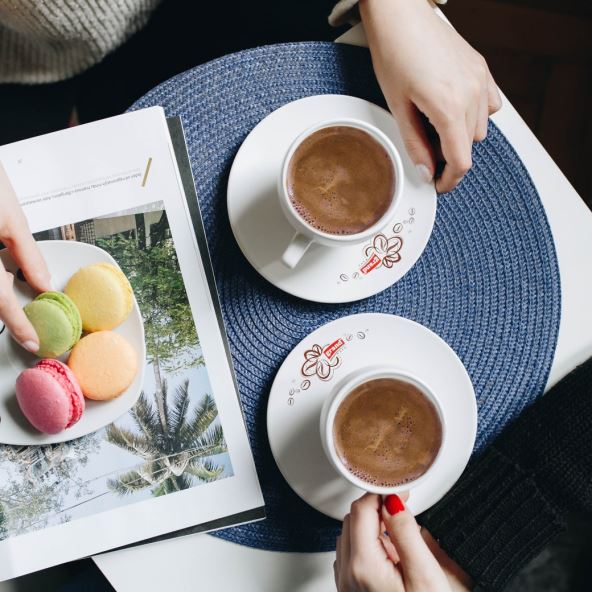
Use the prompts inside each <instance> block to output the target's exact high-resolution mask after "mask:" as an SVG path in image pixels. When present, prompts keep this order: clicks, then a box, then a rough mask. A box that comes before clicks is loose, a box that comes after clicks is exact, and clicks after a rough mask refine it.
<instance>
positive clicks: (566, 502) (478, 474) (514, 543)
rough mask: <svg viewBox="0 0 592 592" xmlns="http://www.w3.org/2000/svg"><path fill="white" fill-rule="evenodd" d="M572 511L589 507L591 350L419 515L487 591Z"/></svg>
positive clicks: (591, 499)
mask: <svg viewBox="0 0 592 592" xmlns="http://www.w3.org/2000/svg"><path fill="white" fill-rule="evenodd" d="M575 511H592V358H591V359H589V360H588V361H587V362H585V363H584V364H582V365H581V366H579V367H578V368H576V369H575V370H574V371H573V372H571V373H570V374H569V375H568V376H567V377H565V378H564V379H563V380H562V381H561V382H559V383H558V384H557V385H555V386H554V387H553V388H552V389H551V390H550V391H549V392H548V393H547V394H546V395H544V396H543V397H542V398H541V399H540V400H539V401H537V402H536V403H535V404H534V405H532V406H531V407H530V408H529V409H528V410H527V411H525V412H524V413H523V414H522V415H521V416H520V417H519V418H518V419H517V420H516V421H515V422H514V423H513V424H512V425H510V426H508V427H507V428H506V429H505V430H504V432H502V434H501V435H500V436H498V437H497V438H496V440H495V441H494V443H493V444H492V445H490V446H489V447H488V448H487V449H486V450H485V452H483V454H482V455H481V456H479V457H478V458H476V459H474V460H472V461H471V462H470V463H469V465H468V467H467V469H466V470H465V472H464V473H463V476H462V477H461V479H460V480H459V481H458V483H457V484H456V485H455V486H454V487H453V488H452V490H451V491H450V492H449V493H448V494H447V495H446V496H445V497H444V499H443V500H442V501H440V502H439V503H438V504H436V506H434V507H433V508H431V509H430V510H428V511H427V512H425V513H424V514H422V515H421V517H420V522H421V523H422V524H423V525H424V526H426V528H428V530H429V531H430V532H431V533H432V535H433V536H434V537H435V538H436V539H438V540H439V542H440V545H441V546H442V548H443V549H445V550H446V552H447V553H448V554H449V555H450V556H451V557H452V558H453V559H454V560H455V561H456V562H457V563H458V564H459V565H460V566H461V567H462V568H463V569H464V570H465V571H466V572H467V573H468V574H469V575H470V576H471V577H472V578H473V579H474V581H475V582H476V583H477V584H478V589H479V590H484V591H485V590H486V591H487V592H490V591H498V590H503V588H504V587H505V585H506V584H507V583H508V581H509V580H510V579H511V578H512V576H514V575H515V574H516V573H517V571H518V570H519V569H520V568H521V567H522V566H523V565H524V564H525V563H527V562H528V561H529V560H530V559H531V558H532V557H534V556H535V555H537V554H538V553H539V551H541V549H542V548H543V547H544V546H545V545H546V544H547V543H548V542H549V541H550V540H551V539H553V538H554V537H555V536H556V535H557V534H558V533H559V532H561V531H562V530H563V529H564V527H565V519H566V516H567V515H568V514H569V513H571V512H575Z"/></svg>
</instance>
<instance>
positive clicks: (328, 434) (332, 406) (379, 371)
mask: <svg viewBox="0 0 592 592" xmlns="http://www.w3.org/2000/svg"><path fill="white" fill-rule="evenodd" d="M379 378H396V379H399V380H402V381H405V382H408V383H410V384H412V385H414V386H416V387H417V388H418V389H419V390H420V391H421V392H422V393H423V394H424V395H425V396H426V397H427V398H428V399H429V400H430V401H431V402H432V403H433V404H434V407H435V408H436V411H437V412H438V417H439V419H440V424H441V426H442V443H441V445H440V449H439V450H438V453H437V454H436V457H435V458H434V461H433V462H432V464H431V465H430V466H429V467H428V469H427V471H426V472H425V473H423V474H422V475H420V476H419V477H418V478H417V479H414V480H413V481H410V482H408V483H403V484H401V485H396V486H393V487H382V486H378V485H373V484H372V483H368V482H367V481H364V480H363V479H360V478H359V477H356V476H355V475H354V474H352V473H351V472H350V471H349V470H348V469H347V468H346V467H345V466H344V464H343V463H342V462H341V460H340V458H339V456H338V454H337V451H336V450H335V442H334V440H333V422H334V420H335V415H336V413H337V409H338V408H339V405H340V404H341V403H342V401H343V400H344V399H345V397H346V396H347V395H348V394H349V393H351V391H352V390H353V389H354V388H356V387H357V386H359V385H360V384H362V383H364V382H367V381H369V380H374V379H379ZM320 427H321V440H322V442H323V445H324V446H323V447H324V449H325V453H326V454H327V456H328V458H329V460H330V462H331V464H332V465H333V466H334V468H335V469H336V470H337V472H338V473H339V474H340V475H341V476H342V477H344V478H345V479H346V480H347V481H349V482H350V483H351V484H352V485H355V486H356V487H358V488H359V489H363V490H365V491H368V492H370V493H377V494H380V495H390V494H393V493H402V492H404V491H409V490H411V489H413V488H415V487H417V486H418V485H419V484H420V483H422V482H424V481H427V479H428V478H429V477H430V475H431V474H433V472H434V470H435V468H436V466H438V465H439V464H440V462H441V459H442V450H443V449H444V444H445V440H446V436H447V431H446V421H445V417H444V412H443V409H442V405H441V403H440V401H439V399H438V397H437V396H436V394H435V393H434V391H433V389H431V388H430V387H429V386H428V385H427V384H426V383H425V382H424V381H423V380H421V379H420V378H418V377H417V376H416V375H414V374H411V373H409V372H406V371H404V370H399V369H398V368H396V367H394V366H386V365H385V366H373V367H369V368H365V369H364V370H362V371H358V372H353V373H351V374H349V375H348V376H346V377H345V378H344V379H343V380H342V381H341V382H340V383H339V384H338V385H337V386H336V388H335V389H334V391H333V394H332V395H331V398H330V403H329V405H328V408H327V410H326V412H325V413H323V414H322V415H321V426H320Z"/></svg>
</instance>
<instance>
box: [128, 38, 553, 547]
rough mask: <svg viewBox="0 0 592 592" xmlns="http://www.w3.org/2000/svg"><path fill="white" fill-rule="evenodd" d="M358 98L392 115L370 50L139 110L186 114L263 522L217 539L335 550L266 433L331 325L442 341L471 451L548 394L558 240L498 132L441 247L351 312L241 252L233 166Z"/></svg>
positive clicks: (310, 46) (343, 51)
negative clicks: (411, 326) (278, 401)
mask: <svg viewBox="0 0 592 592" xmlns="http://www.w3.org/2000/svg"><path fill="white" fill-rule="evenodd" d="M325 93H337V94H349V95H353V96H357V97H362V98H364V99H368V100H370V101H373V102H375V103H377V104H381V105H383V104H384V100H383V98H382V95H381V93H380V91H379V89H378V86H377V84H376V81H375V78H374V75H373V72H372V66H371V62H370V56H369V53H368V51H367V50H365V49H362V48H357V47H350V46H342V45H336V44H332V43H316V42H315V43H296V44H294V43H291V44H285V45H275V46H268V47H262V48H258V49H254V50H249V51H244V52H240V53H237V54H233V55H229V56H226V57H224V58H221V59H219V60H216V61H213V62H210V63H208V64H205V65H203V66H199V67H197V68H195V69H193V70H189V71H187V72H185V73H183V74H180V75H178V76H176V77H175V78H172V79H171V80H168V81H167V82H165V83H163V84H161V85H160V86H158V87H156V88H155V89H153V90H151V91H150V92H149V93H148V94H147V95H145V96H144V97H143V98H142V99H140V100H139V101H138V102H137V103H135V105H134V106H133V107H132V109H137V108H141V107H149V106H153V105H162V106H163V107H164V108H165V111H166V113H167V116H177V115H178V116H181V118H182V120H183V125H184V128H185V134H186V138H187V143H188V148H189V156H190V160H191V165H192V169H193V175H194V178H195V183H196V188H197V194H198V196H199V202H200V207H201V212H202V216H203V219H204V225H205V228H206V233H207V238H208V243H209V246H210V249H211V254H212V260H213V264H214V270H215V274H216V281H217V285H218V290H219V292H220V299H221V303H222V308H223V314H224V318H225V322H226V327H227V331H228V337H229V340H230V346H231V350H232V355H233V361H234V366H235V370H236V374H237V378H238V382H239V390H240V395H241V400H242V403H243V407H244V412H245V416H246V420H247V423H248V429H249V436H250V439H251V444H252V447H253V453H254V455H255V462H256V464H257V468H258V471H259V477H260V479H261V485H262V487H263V492H264V496H265V501H266V505H267V513H268V518H267V520H265V521H263V522H259V523H255V524H251V525H246V526H242V527H237V528H232V529H227V530H225V531H220V532H218V533H216V535H217V536H220V537H223V538H225V539H228V540H231V541H235V542H238V543H242V544H246V545H250V546H254V547H259V548H264V549H273V550H285V551H323V550H330V549H333V548H334V543H335V536H336V534H337V532H338V524H337V523H336V522H334V521H333V520H331V519H329V518H327V517H325V516H323V515H321V514H319V513H318V512H316V511H315V510H313V509H312V508H310V507H309V506H308V505H307V504H305V503H304V502H303V501H302V500H300V498H298V497H297V496H296V494H295V493H293V492H292V490H291V489H290V487H289V486H288V485H287V483H286V482H285V481H284V480H283V478H282V476H281V474H280V472H279V470H278V469H277V467H276V465H275V462H274V460H273V457H272V455H271V451H270V449H269V444H268V441H267V432H266V427H265V425H266V421H265V417H266V406H267V397H268V393H269V388H270V386H271V383H272V381H273V378H274V375H275V373H276V371H277V370H278V368H279V366H280V365H281V363H282V361H283V359H284V358H285V357H286V355H287V354H288V353H289V352H290V350H291V349H292V348H293V347H294V346H295V345H296V344H297V343H298V342H299V341H300V340H301V339H303V338H304V337H305V336H306V335H308V334H309V333H310V332H311V331H313V330H314V329H316V328H317V327H319V326H320V325H322V324H324V323H327V322H328V321H331V320H333V319H336V318H339V317H342V316H345V315H349V314H354V313H360V312H383V313H394V314H398V315H401V316H404V317H407V318H410V319H413V320H415V321H418V322H420V323H422V324H424V325H426V326H427V327H429V328H430V329H432V330H433V331H435V332H436V333H438V334H439V335H440V336H441V337H442V338H443V339H445V340H446V341H447V342H448V343H449V344H450V345H451V346H452V348H453V349H454V350H455V351H456V352H457V354H458V355H459V356H460V358H461V359H462V361H463V362H464V364H465V366H466V367H467V369H468V372H469V374H470V376H471V379H472V381H473V384H474V386H475V391H476V393H477V399H478V406H479V429H478V436H477V442H476V448H475V452H476V453H479V451H481V450H482V449H483V447H484V446H486V444H487V443H488V442H489V441H490V440H491V439H492V438H493V437H494V436H495V435H496V434H497V433H498V432H499V431H500V430H501V429H502V428H503V426H504V425H505V424H506V423H507V422H509V421H511V420H512V418H514V417H516V415H517V414H519V413H520V411H521V410H522V409H523V408H524V407H525V406H527V405H528V404H529V403H531V402H532V401H533V400H534V399H535V398H536V397H538V396H539V395H540V394H542V392H543V388H544V385H545V383H546V380H547V376H548V373H549V368H550V365H551V361H552V358H553V353H554V350H555V343H556V339H557V331H558V327H559V316H560V284H559V270H558V266H557V259H556V256H555V249H554V245H553V240H552V236H551V231H550V228H549V224H548V222H547V218H546V216H545V212H544V209H543V206H542V204H541V202H540V200H539V197H538V195H537V192H536V190H535V188H534V186H533V184H532V181H531V179H530V177H529V175H528V173H527V171H526V170H525V168H524V166H523V165H522V163H521V162H520V160H519V158H518V156H517V155H516V153H515V152H514V150H513V149H512V147H511V146H510V145H509V144H508V142H507V140H506V139H505V138H504V136H503V135H502V134H501V132H500V131H499V130H498V129H497V128H496V127H495V126H494V125H493V124H491V123H490V125H489V134H488V137H487V140H486V141H485V142H482V143H481V144H479V145H476V146H475V148H474V152H473V160H474V166H473V168H472V170H471V172H470V173H469V174H468V175H467V177H466V178H465V179H464V180H463V182H462V183H461V184H460V186H459V187H457V188H456V189H455V190H454V191H452V192H451V193H448V194H446V195H442V196H440V197H439V201H438V212H437V216H436V223H435V227H434V232H433V235H432V237H431V239H430V242H429V244H428V247H427V249H426V251H425V253H424V254H423V256H422V257H421V258H420V260H419V261H418V263H417V264H416V265H415V267H414V268H413V269H412V270H411V271H410V272H409V273H408V274H407V275H406V276H405V277H404V278H403V279H402V280H401V281H400V282H398V283H397V284H396V285H394V286H393V287H392V288H390V289H388V290H385V291H384V292H382V293H381V294H378V295H376V296H373V297H372V298H368V299H367V300H363V301H361V302H356V303H350V304H344V305H324V304H315V303H311V302H306V301H303V300H299V299H297V298H294V297H292V296H289V295H287V294H284V293H283V292H281V291H280V290H278V289H276V288H274V287H273V286H272V285H271V284H269V283H268V282H266V281H265V280H263V279H262V278H261V277H260V276H259V275H258V274H257V273H256V272H255V271H254V270H253V269H252V268H251V266H250V265H249V264H248V263H247V261H246V260H245V258H244V257H243V255H242V254H241V252H240V250H239V248H238V246H237V245H236V243H235V241H234V239H233V237H232V232H231V230H230V226H229V222H228V215H227V211H226V183H227V179H228V173H229V170H230V166H231V164H232V160H233V158H234V155H235V154H236V151H237V150H238V148H239V146H240V145H241V143H242V141H243V140H244V139H245V137H246V136H247V134H248V133H249V132H250V131H251V129H252V128H253V127H254V126H255V125H256V124H257V123H258V122H259V121H261V119H263V118H264V117H265V116H266V115H268V114H269V113H271V112H272V111H274V110H275V109H277V108H279V107H281V106H282V105H284V104H286V103H288V102H290V101H293V100H296V99H300V98H302V97H305V96H310V95H315V94H325Z"/></svg>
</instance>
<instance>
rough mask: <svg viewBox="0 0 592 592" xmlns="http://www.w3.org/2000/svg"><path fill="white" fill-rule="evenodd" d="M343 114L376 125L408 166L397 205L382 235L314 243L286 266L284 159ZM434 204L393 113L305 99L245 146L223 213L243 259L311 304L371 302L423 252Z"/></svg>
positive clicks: (357, 102) (354, 101) (261, 127)
mask: <svg viewBox="0 0 592 592" xmlns="http://www.w3.org/2000/svg"><path fill="white" fill-rule="evenodd" d="M342 117H344V118H348V117H351V118H356V119H361V120H362V121H367V122H369V123H371V124H373V125H375V126H376V127H378V128H379V129H381V130H382V131H383V132H384V133H385V134H386V135H387V136H388V137H389V138H390V139H391V140H392V141H393V143H394V144H395V146H396V147H397V148H398V149H399V152H400V154H401V158H402V160H403V167H404V169H405V189H404V192H403V195H402V197H401V201H400V203H399V205H398V207H397V209H396V211H395V217H394V219H393V220H392V221H391V222H390V223H389V224H388V226H387V227H386V228H385V229H384V230H383V232H382V233H381V234H382V235H383V236H380V235H379V236H378V238H376V239H375V240H370V241H368V243H365V244H358V245H352V246H348V247H340V248H331V247H325V246H321V245H318V244H314V245H312V246H311V247H310V249H309V250H308V252H307V253H306V254H305V255H304V257H303V258H302V260H301V261H300V263H299V264H298V265H297V266H296V268H295V269H288V268H287V267H286V266H285V265H283V263H282V262H281V260H280V258H281V255H282V253H283V251H284V250H285V248H286V247H287V246H288V243H289V242H290V239H291V238H292V235H293V234H294V230H293V229H292V226H291V225H290V224H289V222H288V221H287V219H286V218H285V216H284V215H283V213H282V211H281V209H280V204H279V200H278V196H277V182H278V176H279V174H280V168H281V164H282V158H283V157H284V155H285V153H286V151H287V149H288V147H289V145H290V143H291V142H292V140H293V139H294V138H295V137H296V136H297V135H298V134H300V133H301V132H302V131H304V130H305V129H307V128H309V127H311V126H312V125H314V124H316V123H318V122H321V121H323V120H327V119H335V118H342ZM436 202H437V199H436V190H435V188H434V184H433V183H425V182H424V181H422V180H421V179H420V178H419V176H418V174H417V171H416V169H415V167H414V166H413V164H412V163H411V161H410V160H409V157H408V156H407V153H406V151H405V148H404V145H403V141H402V140H401V137H400V134H399V130H398V127H397V124H396V122H395V120H394V118H393V117H392V115H391V114H390V113H389V112H388V111H385V110H384V109H382V108H380V107H377V106H376V105H374V104H373V103H370V102H368V101H364V100H362V99H358V98H355V97H349V96H343V95H319V96H314V97H307V98H304V99H300V100H298V101H294V102H293V103H289V104H287V105H284V106H283V107H281V108H280V109H278V110H277V111H274V112H273V113H271V114H270V115H268V116H267V117H266V118H265V119H264V120H263V121H261V122H260V123H259V124H258V125H257V126H256V127H255V128H254V129H253V130H252V131H251V133H250V134H249V135H248V136H247V138H246V139H245V141H244V142H243V144H242V146H241V148H240V150H239V151H238V153H237V155H236V158H235V159H234V163H233V165H232V169H231V171H230V177H229V179H228V216H229V218H230V225H231V227H232V231H233V233H234V236H235V238H236V241H237V243H238V245H239V247H240V248H241V250H242V252H243V253H244V255H245V257H246V258H247V259H248V260H249V262H250V263H251V265H252V266H253V267H254V268H255V269H256V270H257V271H258V272H259V273H260V274H261V275H262V276H263V277H264V278H265V279H267V280H268V281H269V282H271V283H272V284H273V285H274V286H277V287H278V288H280V289H281V290H284V291H285V292H288V293H289V294H293V295H294V296H298V297H299V298H304V299H306V300H313V301H316V302H332V303H335V302H350V301H353V300H360V299H361V298H368V297H369V296H372V295H373V294H377V293H378V292H381V291H382V290H384V289H386V288H388V287H389V286H391V285H392V284H394V283H395V282H396V281H398V280H400V279H401V278H402V277H403V276H404V275H405V273H407V272H408V271H409V270H410V269H411V267H413V265H414V264H415V262H416V261H417V260H418V259H419V257H420V255H421V254H422V252H423V250H424V249H425V247H426V244H427V242H428V239H429V237H430V234H431V232H432V228H433V225H434V219H435V216H436Z"/></svg>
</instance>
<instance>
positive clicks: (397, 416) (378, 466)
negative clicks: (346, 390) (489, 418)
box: [333, 378, 442, 487]
mask: <svg viewBox="0 0 592 592" xmlns="http://www.w3.org/2000/svg"><path fill="white" fill-rule="evenodd" d="M333 436H334V442H335V449H336V452H337V455H338V457H339V458H340V460H341V462H342V463H343V465H344V466H345V467H346V468H347V469H348V471H349V472H350V473H352V474H353V475H355V476H356V477H358V478H359V479H361V480H362V481H366V482H367V483H370V484H372V485H375V486H379V487H397V486H400V485H405V484H406V483H410V482H412V481H415V480H416V479H417V478H419V477H420V476H421V475H423V474H424V473H425V472H426V471H427V470H428V469H429V467H430V466H431V465H432V463H433V462H434V460H435V458H436V456H437V454H438V451H439V449H440V447H441V444H442V425H441V423H440V418H439V416H438V412H437V410H436V408H435V407H434V405H433V403H432V402H431V401H430V400H429V399H428V398H427V397H426V396H425V395H424V394H423V393H422V392H421V391H420V390H419V389H418V388H417V387H415V386H414V385H412V384H410V383H408V382H406V381H401V380H398V379H392V378H380V379H374V380H370V381H368V382H365V383H363V384H362V385H360V386H358V387H356V388H355V389H354V390H353V391H352V392H351V393H350V394H349V395H348V396H347V397H346V398H345V399H344V400H343V402H342V403H341V405H340V406H339V408H338V410H337V414H336V416H335V421H334V424H333Z"/></svg>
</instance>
